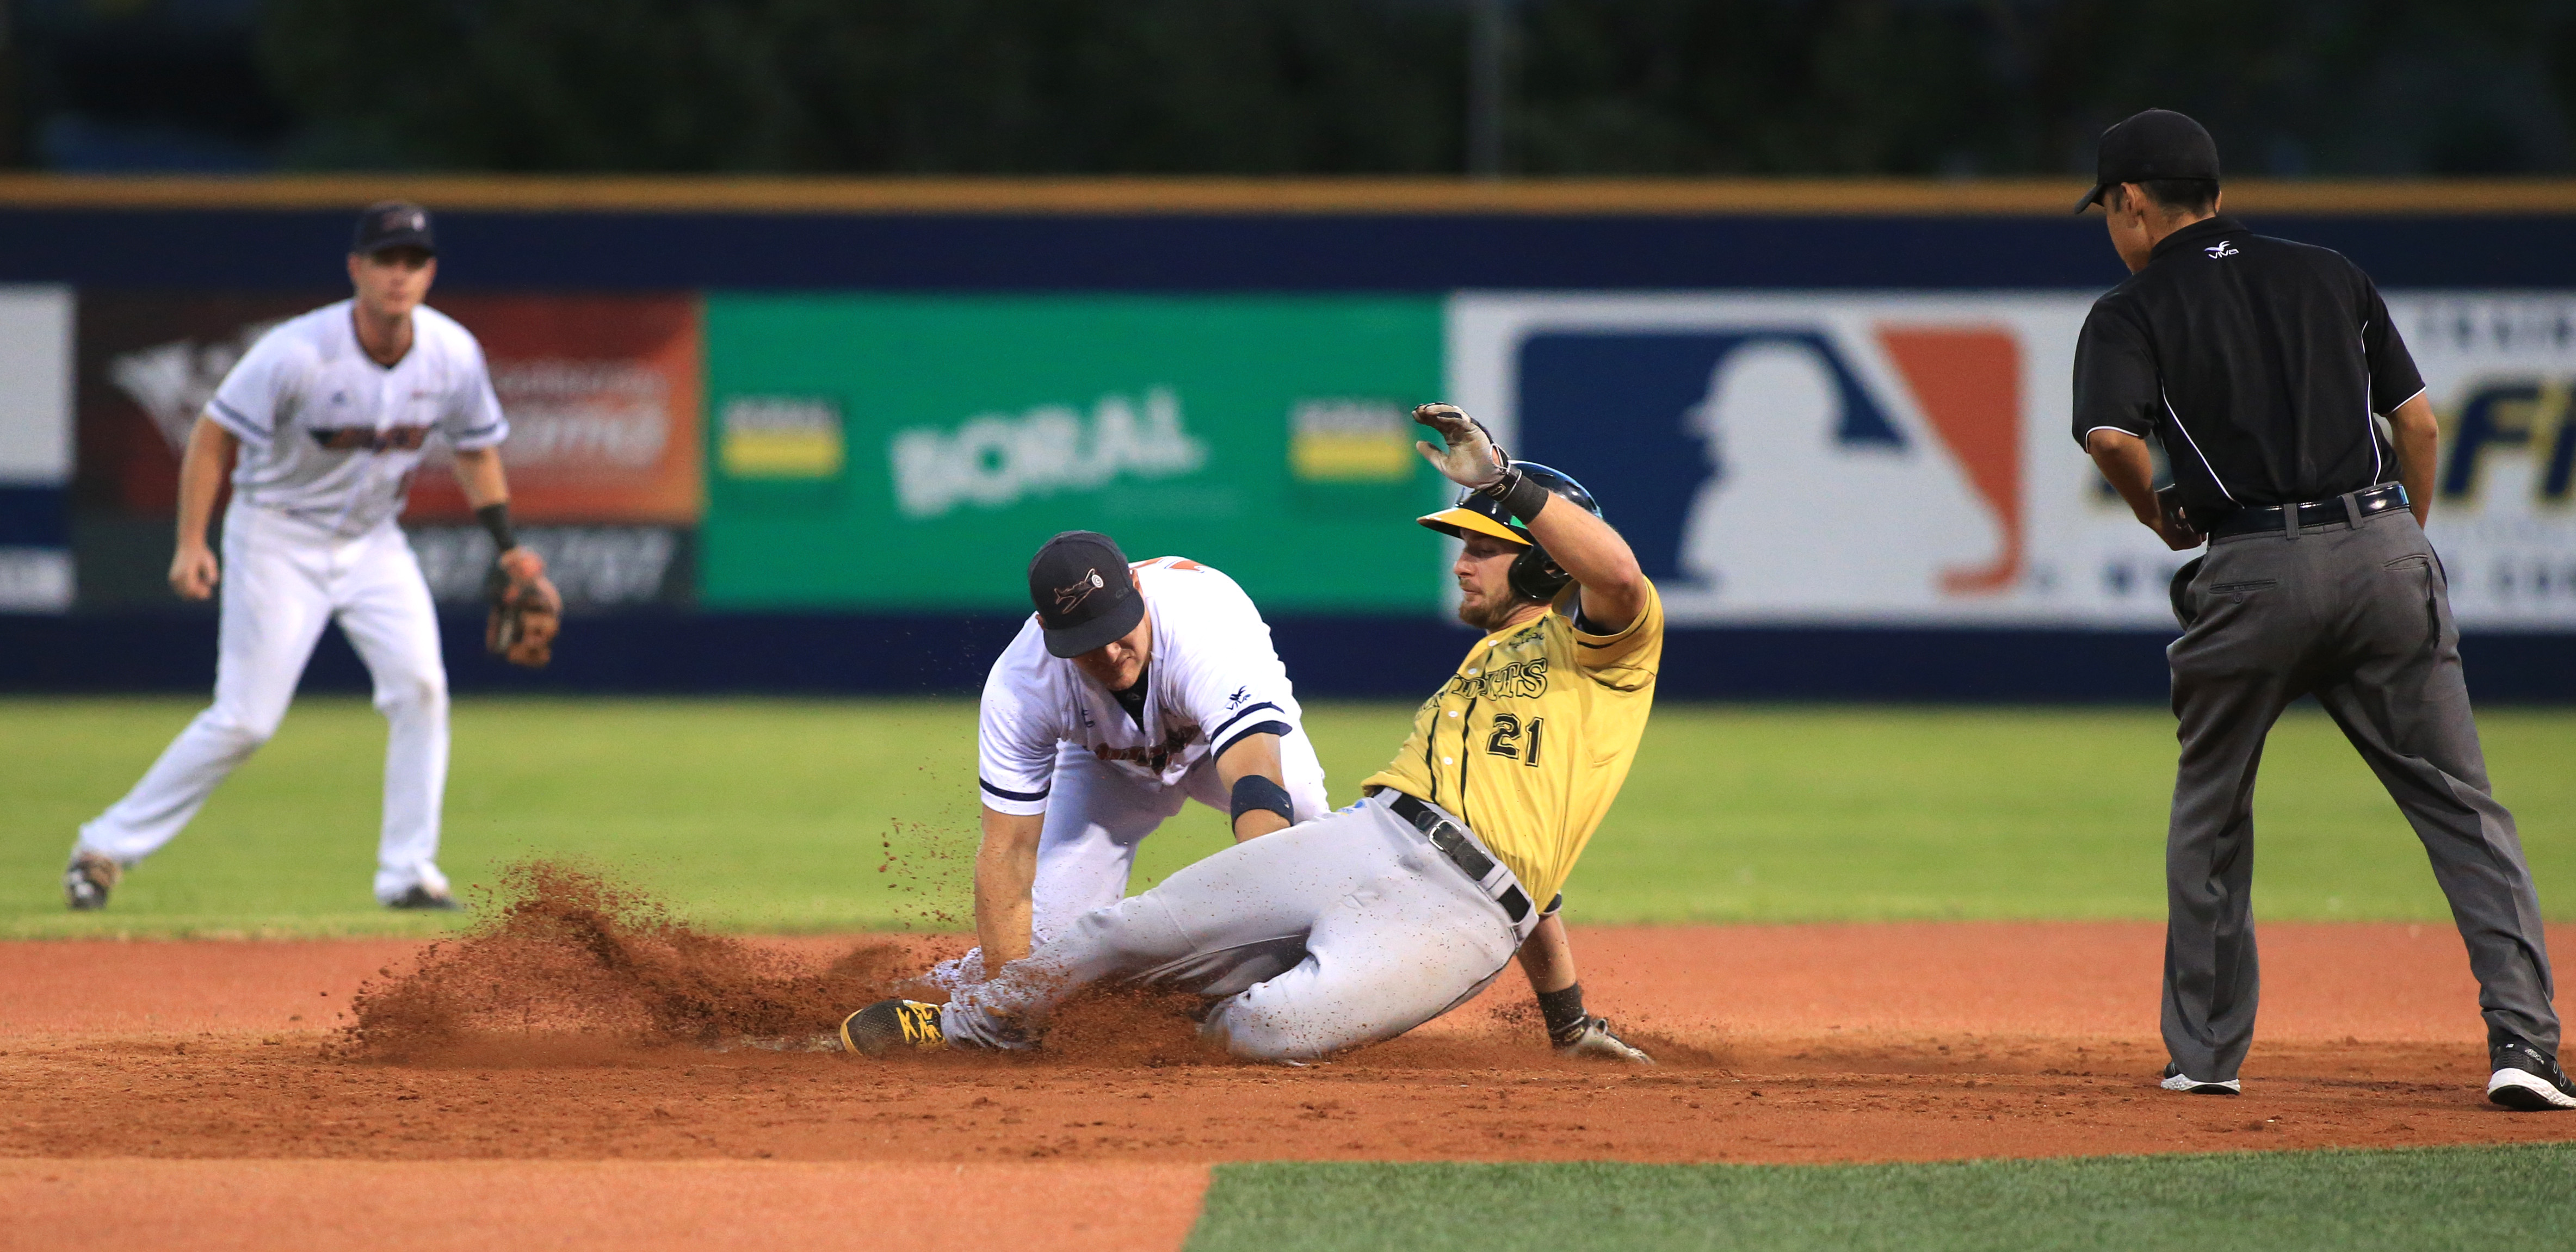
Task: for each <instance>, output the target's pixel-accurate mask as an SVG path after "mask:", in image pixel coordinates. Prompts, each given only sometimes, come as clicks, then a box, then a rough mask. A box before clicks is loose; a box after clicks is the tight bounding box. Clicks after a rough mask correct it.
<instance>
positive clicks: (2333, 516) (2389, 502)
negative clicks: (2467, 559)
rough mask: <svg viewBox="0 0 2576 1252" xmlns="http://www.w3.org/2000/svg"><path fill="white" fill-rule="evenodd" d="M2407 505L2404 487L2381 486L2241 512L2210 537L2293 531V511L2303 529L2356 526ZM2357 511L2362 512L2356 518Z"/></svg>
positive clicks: (2227, 518) (2223, 521)
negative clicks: (2292, 510)
mask: <svg viewBox="0 0 2576 1252" xmlns="http://www.w3.org/2000/svg"><path fill="white" fill-rule="evenodd" d="M2347 500H2349V501H2351V502H2352V508H2350V509H2348V508H2346V507H2344V502H2345V501H2347ZM2408 503H2409V502H2408V500H2407V499H2406V488H2405V486H2404V484H2401V483H2381V484H2379V485H2378V486H2376V487H2372V488H2370V489H2368V490H2365V491H2356V492H2354V493H2352V494H2351V495H2348V496H2336V497H2335V498H2334V499H2332V500H2317V501H2312V502H2310V503H2307V504H2300V505H2286V504H2267V505H2263V506H2260V507H2257V508H2250V509H2238V510H2236V511H2235V512H2233V513H2230V514H2228V515H2227V516H2225V517H2223V518H2220V519H2219V520H2218V524H2217V525H2215V526H2212V527H2210V528H2209V537H2210V538H2212V539H2232V538H2235V537H2236V536H2238V535H2260V534H2264V533H2266V532H2269V533H2271V534H2275V535H2281V534H2287V533H2289V531H2290V519H2289V517H2288V516H2287V515H2288V513H2289V511H2290V510H2291V509H2292V508H2296V509H2297V510H2298V511H2299V528H2300V529H2303V530H2304V529H2306V528H2307V527H2310V526H2332V525H2334V524H2335V523H2336V522H2350V523H2352V524H2354V525H2356V526H2357V525H2360V524H2361V523H2362V522H2365V521H2367V520H2369V519H2371V518H2374V517H2377V516H2379V515H2380V514H2382V513H2394V512H2396V511H2397V510H2399V509H2402V508H2405V507H2406V506H2407V504H2408ZM2354 509H2358V510H2359V513H2358V514H2357V515H2356V514H2355V512H2354V511H2353V510H2354Z"/></svg>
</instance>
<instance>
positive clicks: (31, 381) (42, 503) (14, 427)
mask: <svg viewBox="0 0 2576 1252" xmlns="http://www.w3.org/2000/svg"><path fill="white" fill-rule="evenodd" d="M72 308H73V302H72V292H71V289H70V288H68V287H44V286H0V379H7V380H8V385H7V386H5V387H0V613H58V612H61V611H62V610H64V609H66V608H69V607H71V603H72V587H73V583H74V579H73V569H72V554H71V549H70V547H69V546H68V532H69V529H70V527H69V525H68V513H69V505H70V500H69V495H70V493H69V488H70V485H71V473H72V438H71V435H72V420H71V418H72V395H71V392H72V387H71V381H72Z"/></svg>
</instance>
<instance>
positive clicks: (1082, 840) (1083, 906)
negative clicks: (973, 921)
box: [930, 727, 1332, 990]
mask: <svg viewBox="0 0 2576 1252" xmlns="http://www.w3.org/2000/svg"><path fill="white" fill-rule="evenodd" d="M1279 772H1280V774H1281V775H1282V776H1283V777H1284V778H1285V779H1286V780H1287V784H1288V807H1290V808H1292V809H1294V810H1296V812H1295V814H1294V816H1293V817H1292V818H1291V822H1292V824H1293V823H1294V822H1307V821H1313V820H1314V819H1316V818H1318V817H1321V816H1323V815H1324V814H1326V813H1329V812H1331V811H1332V802H1331V801H1330V800H1328V799H1326V798H1325V795H1324V766H1323V763H1322V762H1320V761H1318V760H1316V759H1315V744H1314V741H1313V740H1310V739H1308V738H1307V737H1306V731H1305V729H1304V728H1303V727H1299V728H1298V729H1295V730H1291V731H1289V732H1288V733H1287V734H1285V735H1282V736H1280V739H1279ZM1191 800H1196V801H1198V802H1199V803H1201V804H1204V805H1206V806H1208V807H1209V808H1212V809H1215V810H1216V811H1217V812H1220V813H1228V814H1230V813H1232V812H1233V811H1234V797H1232V796H1230V795H1228V794H1226V791H1225V787H1224V784H1222V783H1221V782H1219V781H1218V779H1217V772H1216V757H1215V756H1214V755H1213V754H1211V755H1209V756H1207V757H1205V758H1203V759H1201V760H1200V761H1199V763H1198V764H1197V765H1195V766H1193V767H1191V769H1190V772H1189V773H1187V774H1184V775H1182V776H1181V782H1180V785H1178V786H1173V787H1166V786H1163V785H1161V784H1159V783H1155V782H1150V781H1147V780H1145V779H1141V778H1138V777H1136V776H1135V775H1133V774H1130V773H1128V772H1126V771H1124V770H1121V769H1119V768H1118V767H1116V766H1114V765H1111V764H1109V763H1108V762H1106V761H1103V760H1101V759H1099V758H1098V757H1095V756H1093V755H1092V754H1091V753H1089V752H1087V751H1085V750H1083V749H1082V747H1080V746H1079V745H1077V744H1071V743H1060V744H1057V745H1056V752H1055V778H1054V780H1053V782H1052V783H1051V784H1050V785H1049V787H1048V791H1047V811H1046V824H1045V825H1044V826H1043V827H1041V828H1040V830H1039V833H1038V865H1037V879H1036V881H1035V882H1034V883H1033V884H1032V885H1031V888H1030V893H1029V906H1030V913H1029V919H1030V926H1029V930H1030V937H1031V941H1032V942H1034V943H1044V942H1046V940H1047V937H1048V936H1050V935H1053V934H1055V933H1056V932H1058V931H1060V930H1063V929H1064V928H1065V927H1067V926H1069V925H1072V924H1073V921H1074V919H1075V918H1078V917H1081V916H1082V915H1083V914H1085V913H1088V912H1090V911H1091V910H1093V909H1096V908H1100V907H1101V906H1103V905H1109V904H1116V903H1118V901H1119V900H1121V899H1123V898H1124V897H1125V896H1126V895H1127V880H1128V878H1129V877H1130V876H1131V875H1132V874H1133V873H1134V872H1135V869H1136V845H1138V844H1140V843H1143V842H1144V841H1145V836H1147V835H1150V834H1152V833H1154V831H1155V830H1156V829H1157V828H1159V827H1160V826H1161V825H1162V824H1163V823H1164V822H1166V821H1169V820H1170V819H1171V818H1172V816H1173V815H1174V814H1177V813H1179V812H1180V811H1181V806H1182V805H1183V804H1186V803H1188V802H1189V801H1191ZM983 976H984V951H983V949H981V948H977V949H974V950H972V951H969V952H968V953H967V954H966V955H964V956H962V957H959V958H958V959H956V960H953V961H942V962H940V963H939V965H938V967H937V968H935V969H933V970H932V971H931V975H930V980H931V981H932V982H934V983H937V984H938V985H940V986H943V987H947V988H950V989H952V990H953V989H955V988H957V987H961V986H964V985H965V984H967V983H970V982H975V981H977V980H979V979H981V978H982V977H983Z"/></svg>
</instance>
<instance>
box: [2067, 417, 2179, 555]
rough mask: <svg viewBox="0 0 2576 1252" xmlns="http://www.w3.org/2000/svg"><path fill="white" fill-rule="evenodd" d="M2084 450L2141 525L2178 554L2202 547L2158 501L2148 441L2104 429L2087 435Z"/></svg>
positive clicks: (2160, 501) (2122, 431)
mask: <svg viewBox="0 0 2576 1252" xmlns="http://www.w3.org/2000/svg"><path fill="white" fill-rule="evenodd" d="M2084 451H2085V452H2086V453H2087V454H2089V455H2090V456H2091V457H2092V458H2093V467H2094V468H2095V469H2098V470H2100V471H2102V480H2103V481H2104V482H2107V483H2109V484H2111V490H2113V491H2116V492H2119V493H2120V499H2121V500H2123V501H2125V502H2127V504H2128V506H2129V514H2130V516H2132V517H2135V518H2137V519H2138V524H2139V525H2141V526H2144V527H2146V528H2147V529H2149V530H2152V531H2154V532H2156V537H2157V538H2159V539H2162V540H2164V541H2165V546H2166V547H2168V548H2171V549H2173V550H2174V551H2176V552H2180V551H2182V550H2183V549H2185V548H2190V547H2196V546H2198V545H2199V543H2200V535H2199V534H2198V533H2196V532H2194V531H2193V530H2192V529H2191V528H2190V527H2189V526H2188V525H2186V524H2184V522H2183V520H2182V518H2181V517H2180V516H2179V515H2178V514H2176V513H2175V512H2172V511H2170V510H2168V509H2167V507H2166V503H2165V501H2163V500H2161V499H2159V498H2157V496H2156V458H2155V454H2154V453H2152V452H2149V451H2148V450H2147V441H2146V440H2144V439H2140V438H2138V437H2137V436H2136V435H2132V434H2130V433H2128V432H2127V431H2124V430H2112V429H2110V428H2109V427H2102V428H2100V429H2097V430H2094V431H2093V432H2091V433H2090V434H2087V435H2085V436H2084Z"/></svg>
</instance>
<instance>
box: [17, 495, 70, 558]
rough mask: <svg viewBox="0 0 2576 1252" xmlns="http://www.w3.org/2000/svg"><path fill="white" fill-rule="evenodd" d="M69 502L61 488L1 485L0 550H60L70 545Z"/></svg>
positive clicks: (68, 496) (67, 496)
mask: <svg viewBox="0 0 2576 1252" xmlns="http://www.w3.org/2000/svg"><path fill="white" fill-rule="evenodd" d="M70 499H71V493H70V492H69V491H68V490H66V489H64V488H62V487H20V486H12V485H9V484H5V483H0V548H59V547H62V546H64V545H65V544H67V543H69V542H71V540H70V538H69V535H70V522H69V517H70V509H69V507H68V506H69V504H70Z"/></svg>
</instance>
